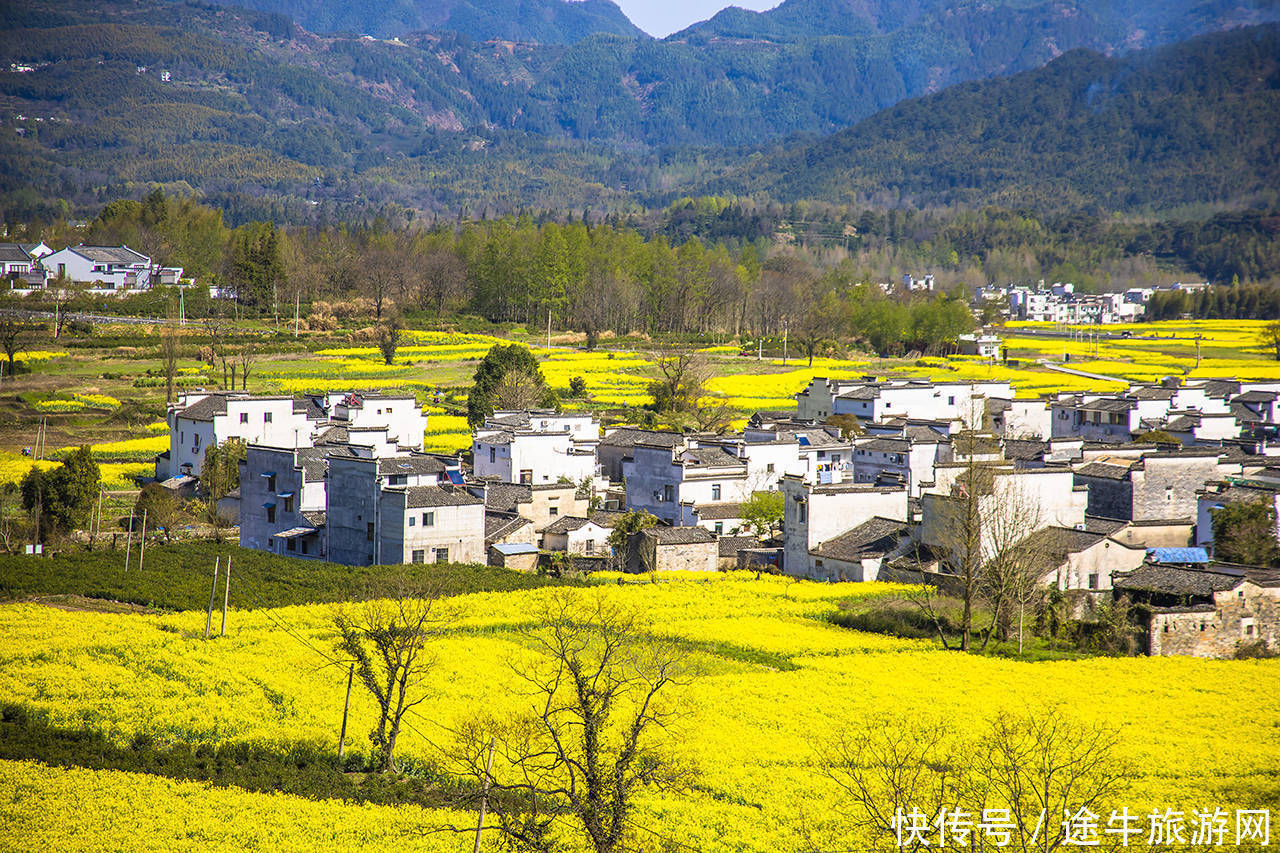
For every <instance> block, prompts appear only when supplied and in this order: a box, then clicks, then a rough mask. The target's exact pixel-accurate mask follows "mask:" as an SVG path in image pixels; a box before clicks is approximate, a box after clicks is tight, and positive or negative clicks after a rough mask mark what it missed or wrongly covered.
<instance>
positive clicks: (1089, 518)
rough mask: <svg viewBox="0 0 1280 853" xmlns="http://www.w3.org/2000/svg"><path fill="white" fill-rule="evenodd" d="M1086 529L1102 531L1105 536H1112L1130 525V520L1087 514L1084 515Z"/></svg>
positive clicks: (1092, 531) (1095, 531)
mask: <svg viewBox="0 0 1280 853" xmlns="http://www.w3.org/2000/svg"><path fill="white" fill-rule="evenodd" d="M1084 525H1085V530H1088V531H1089V532H1090V533H1101V534H1102V535H1103V536H1112V535H1114V534H1116V533H1118V532H1120V531H1121V530H1124V529H1125V528H1126V527H1128V526H1129V522H1127V521H1122V520H1121V519H1118V518H1103V517H1101V516H1098V515H1086V516H1085V517H1084Z"/></svg>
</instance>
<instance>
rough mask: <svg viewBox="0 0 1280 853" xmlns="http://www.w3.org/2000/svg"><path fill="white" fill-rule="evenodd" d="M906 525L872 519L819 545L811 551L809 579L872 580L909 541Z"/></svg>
mask: <svg viewBox="0 0 1280 853" xmlns="http://www.w3.org/2000/svg"><path fill="white" fill-rule="evenodd" d="M908 532H909V528H908V526H907V525H906V523H905V522H902V521H898V520H896V519H892V518H880V517H878V516H877V517H875V518H870V519H867V520H866V521H864V522H862V523H861V524H859V525H858V526H857V527H854V528H852V529H851V530H846V531H845V532H844V533H840V534H838V535H836V536H833V537H831V538H830V539H828V540H826V541H825V542H821V543H819V544H818V546H817V547H816V548H814V549H813V550H811V551H810V552H809V557H810V566H811V569H810V576H811V577H813V578H815V579H817V580H832V581H873V580H876V579H877V578H878V577H879V576H880V566H881V564H882V563H883V562H884V559H885V558H886V557H888V556H890V555H892V554H894V553H895V552H897V551H898V550H899V549H900V547H901V546H902V545H903V544H904V543H905V542H906V541H907V539H908Z"/></svg>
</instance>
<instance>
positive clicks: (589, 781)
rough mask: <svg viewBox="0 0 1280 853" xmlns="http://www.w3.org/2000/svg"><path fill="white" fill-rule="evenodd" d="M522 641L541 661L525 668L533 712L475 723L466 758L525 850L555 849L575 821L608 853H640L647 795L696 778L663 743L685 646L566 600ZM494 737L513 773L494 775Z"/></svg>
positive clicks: (520, 671)
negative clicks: (659, 740)
mask: <svg viewBox="0 0 1280 853" xmlns="http://www.w3.org/2000/svg"><path fill="white" fill-rule="evenodd" d="M522 634H523V636H524V638H525V640H526V642H527V643H528V645H530V646H531V647H532V648H533V649H534V650H535V652H536V653H537V654H536V658H535V660H534V661H533V662H532V663H529V664H527V665H519V666H517V669H516V672H517V675H518V676H519V677H520V679H521V680H522V681H523V682H524V683H525V684H526V685H528V687H529V695H530V698H531V699H532V702H533V708H532V709H531V711H530V713H529V714H528V715H527V716H525V717H523V718H520V719H515V720H508V721H487V722H485V721H476V722H473V723H469V724H467V725H465V726H464V727H462V728H461V729H460V730H459V731H458V733H457V735H458V740H457V744H458V746H457V751H456V754H455V757H456V758H457V759H458V760H459V761H460V762H461V764H462V765H463V767H464V768H465V769H466V772H467V773H468V774H469V775H471V776H473V777H474V778H475V779H477V780H481V781H484V780H487V781H489V789H490V790H491V791H494V792H495V794H496V799H495V802H494V803H493V807H494V814H495V816H496V818H497V821H498V825H499V828H500V830H501V832H502V833H503V835H504V837H505V839H506V841H508V842H509V843H510V844H511V845H512V846H513V847H515V848H516V849H523V850H537V851H546V850H551V849H553V843H552V841H551V836H552V835H553V830H554V828H555V827H556V825H557V824H559V825H561V826H562V827H563V826H564V824H566V823H568V824H569V826H568V827H565V828H569V829H572V830H573V831H574V832H575V833H581V834H582V835H585V836H586V840H587V843H588V846H589V849H591V850H594V851H597V853H613V851H620V850H624V849H632V846H631V844H630V843H629V839H630V838H631V836H633V835H634V832H635V829H634V818H633V816H634V812H635V797H636V794H637V792H638V789H639V788H640V787H641V786H643V785H651V786H656V787H659V788H671V787H681V786H683V785H684V784H686V783H687V781H688V778H689V771H687V770H686V769H683V768H682V767H681V766H679V765H677V764H676V762H674V761H673V760H672V759H671V758H670V757H669V756H668V755H666V754H664V753H663V752H662V751H660V750H659V749H658V748H657V745H656V744H655V733H656V731H657V730H659V729H663V728H666V727H668V726H669V725H670V723H671V722H672V720H673V718H674V711H673V706H672V703H671V702H670V701H669V697H668V696H667V693H669V688H670V687H671V686H672V685H675V684H677V683H679V682H680V681H681V679H682V677H683V676H684V675H685V674H686V673H687V669H686V667H685V665H684V651H683V649H681V648H680V647H679V646H678V645H677V644H675V643H674V642H672V641H665V640H659V639H655V638H653V637H652V636H651V634H650V632H649V628H648V626H647V625H646V624H645V623H644V622H643V621H642V620H641V618H640V617H639V616H638V615H637V614H636V613H635V612H633V611H631V610H628V609H625V608H623V607H621V606H619V605H617V604H615V603H613V602H611V601H609V599H608V598H607V597H605V596H604V595H603V594H598V595H594V596H589V597H587V598H579V597H575V596H573V595H572V594H571V593H568V592H564V593H561V594H560V595H558V596H556V597H554V598H552V599H550V600H549V601H548V603H547V606H546V610H545V611H544V612H543V613H542V615H541V618H540V620H539V624H538V625H537V626H536V627H533V628H530V629H528V630H525V631H523V632H522ZM491 738H492V739H494V740H495V741H496V743H497V746H498V749H499V751H500V754H501V756H502V758H503V760H502V761H501V762H500V763H499V766H500V767H502V768H505V769H503V770H499V771H495V772H494V773H493V774H492V775H490V774H489V773H487V772H486V770H485V767H486V765H485V757H486V755H487V752H488V749H489V744H490V739H491Z"/></svg>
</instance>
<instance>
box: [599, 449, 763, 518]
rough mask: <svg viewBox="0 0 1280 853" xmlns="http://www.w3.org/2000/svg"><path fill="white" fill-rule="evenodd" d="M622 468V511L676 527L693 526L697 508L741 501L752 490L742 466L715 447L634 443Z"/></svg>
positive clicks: (745, 467)
mask: <svg viewBox="0 0 1280 853" xmlns="http://www.w3.org/2000/svg"><path fill="white" fill-rule="evenodd" d="M622 469H623V479H624V480H625V481H626V486H627V507H628V508H629V509H642V510H645V511H646V512H649V513H651V514H653V515H654V516H656V517H657V518H659V519H660V520H662V521H665V522H666V523H667V524H670V525H673V526H678V527H688V526H692V525H694V524H695V523H696V521H697V519H696V516H695V513H694V511H693V510H694V507H695V506H697V505H700V504H709V503H723V502H741V501H743V500H746V499H747V497H748V496H750V494H751V491H752V489H751V487H750V483H749V482H748V479H747V465H746V463H745V462H744V461H743V460H741V459H739V458H737V457H736V456H731V455H730V454H728V453H725V452H724V450H722V449H721V448H719V447H668V446H666V445H665V444H662V445H656V444H653V445H650V444H637V445H635V446H634V447H633V448H632V458H631V459H630V460H629V461H626V462H624V463H623V465H622Z"/></svg>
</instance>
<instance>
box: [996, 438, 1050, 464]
mask: <svg viewBox="0 0 1280 853" xmlns="http://www.w3.org/2000/svg"><path fill="white" fill-rule="evenodd" d="M1048 452H1049V443H1048V442H1047V441H1037V440H1034V439H1022V438H1006V439H1005V440H1004V458H1005V459H1022V460H1029V459H1040V458H1042V457H1043V456H1044V455H1045V454H1046V453H1048Z"/></svg>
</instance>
